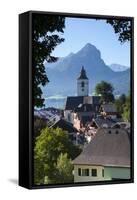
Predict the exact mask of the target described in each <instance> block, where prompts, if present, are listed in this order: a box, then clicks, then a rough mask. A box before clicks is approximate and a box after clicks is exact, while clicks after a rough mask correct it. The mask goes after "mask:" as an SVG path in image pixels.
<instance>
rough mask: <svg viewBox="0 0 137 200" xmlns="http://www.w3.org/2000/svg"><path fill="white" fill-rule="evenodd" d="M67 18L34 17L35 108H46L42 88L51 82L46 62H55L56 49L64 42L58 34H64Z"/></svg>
mask: <svg viewBox="0 0 137 200" xmlns="http://www.w3.org/2000/svg"><path fill="white" fill-rule="evenodd" d="M64 28H65V18H64V17H61V16H55V15H53V16H51V15H45V16H43V15H34V17H33V68H34V106H36V107H42V106H44V99H43V98H42V90H41V86H45V85H46V84H47V83H48V82H49V80H48V77H47V74H46V72H45V66H44V64H43V63H44V61H47V62H55V61H57V57H54V56H51V53H52V51H53V50H54V49H55V47H56V46H57V45H58V44H60V43H61V42H63V41H64V39H63V38H61V37H60V36H59V34H58V32H60V33H63V29H64Z"/></svg>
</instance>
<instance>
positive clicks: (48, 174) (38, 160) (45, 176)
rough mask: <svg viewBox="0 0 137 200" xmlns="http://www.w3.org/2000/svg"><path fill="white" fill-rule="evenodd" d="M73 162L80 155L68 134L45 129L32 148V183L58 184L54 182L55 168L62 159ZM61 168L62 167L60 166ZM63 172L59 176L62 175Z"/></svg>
mask: <svg viewBox="0 0 137 200" xmlns="http://www.w3.org/2000/svg"><path fill="white" fill-rule="evenodd" d="M61 153H62V154H66V153H67V155H68V159H71V160H73V159H74V158H75V157H77V156H78V155H79V154H80V153H81V149H80V148H79V147H77V146H75V145H74V144H73V142H72V141H71V140H70V138H69V136H68V133H67V132H66V131H64V130H62V129H60V128H56V129H53V128H45V129H43V130H42V131H41V134H40V135H39V136H38V137H37V138H36V143H35V148H34V182H35V184H44V183H45V182H48V183H56V182H58V183H59V180H60V179H59V180H55V177H58V173H57V168H59V166H60V165H61V162H62V159H63V160H65V158H64V157H60V158H59V156H60V155H61ZM62 167H63V166H62ZM63 173H64V172H63V171H62V173H61V175H63Z"/></svg>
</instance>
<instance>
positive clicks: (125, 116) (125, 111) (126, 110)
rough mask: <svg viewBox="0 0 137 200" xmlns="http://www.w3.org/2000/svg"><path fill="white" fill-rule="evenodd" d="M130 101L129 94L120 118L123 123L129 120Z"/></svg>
mask: <svg viewBox="0 0 137 200" xmlns="http://www.w3.org/2000/svg"><path fill="white" fill-rule="evenodd" d="M130 115H131V100H130V94H128V96H127V97H126V101H125V104H124V106H123V114H122V117H123V119H124V120H125V121H128V122H129V121H130V120H131V116H130Z"/></svg>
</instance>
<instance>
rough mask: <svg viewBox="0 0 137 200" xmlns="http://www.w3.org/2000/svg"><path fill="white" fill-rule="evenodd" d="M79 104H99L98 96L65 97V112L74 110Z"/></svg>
mask: <svg viewBox="0 0 137 200" xmlns="http://www.w3.org/2000/svg"><path fill="white" fill-rule="evenodd" d="M80 104H94V105H99V104H100V97H99V96H70V97H67V100H66V106H65V110H74V109H75V108H77V107H78V106H79V105H80Z"/></svg>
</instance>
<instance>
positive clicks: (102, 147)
mask: <svg viewBox="0 0 137 200" xmlns="http://www.w3.org/2000/svg"><path fill="white" fill-rule="evenodd" d="M109 131H111V132H109ZM117 131H118V132H117ZM73 163H74V164H76V165H77V164H81V165H103V166H116V167H130V140H129V136H128V134H127V132H126V131H125V130H124V129H99V130H98V131H97V133H96V136H95V137H94V138H93V139H92V140H91V142H90V143H89V144H88V145H87V147H85V148H84V150H83V152H82V153H81V154H80V155H79V156H78V157H77V158H76V159H75V160H73Z"/></svg>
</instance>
